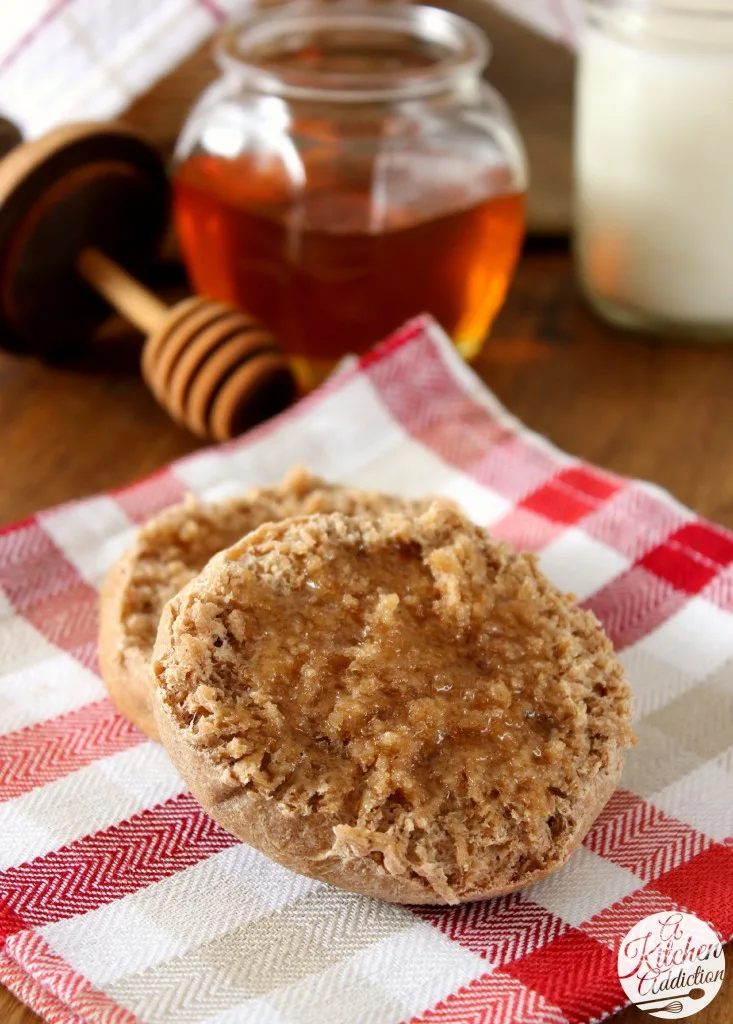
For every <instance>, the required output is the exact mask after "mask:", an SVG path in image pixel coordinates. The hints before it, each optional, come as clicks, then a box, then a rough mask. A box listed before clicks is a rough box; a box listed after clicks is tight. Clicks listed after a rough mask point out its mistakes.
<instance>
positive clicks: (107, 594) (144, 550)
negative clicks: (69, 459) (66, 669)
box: [99, 467, 425, 739]
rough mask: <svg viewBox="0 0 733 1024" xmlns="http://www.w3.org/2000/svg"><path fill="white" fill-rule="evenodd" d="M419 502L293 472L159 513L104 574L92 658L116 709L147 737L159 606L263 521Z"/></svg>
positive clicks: (153, 733)
mask: <svg viewBox="0 0 733 1024" xmlns="http://www.w3.org/2000/svg"><path fill="white" fill-rule="evenodd" d="M395 508H407V509H411V510H412V511H414V512H417V511H418V510H422V509H424V508H425V502H405V501H403V500H402V499H399V498H394V497H390V496H388V495H383V494H377V493H375V492H371V491H359V490H354V489H350V488H344V487H337V486H335V485H333V484H327V483H325V481H323V480H320V479H319V478H318V477H315V476H311V474H309V473H308V472H307V471H306V470H304V469H302V468H300V467H296V468H295V469H293V470H292V471H291V472H290V473H289V474H288V475H287V476H286V477H285V479H284V480H283V481H282V482H281V483H280V484H278V485H277V486H275V487H262V488H252V489H251V490H248V491H247V492H246V493H244V494H242V495H240V496H239V497H236V498H230V499H227V500H224V501H217V502H201V501H197V500H196V499H195V498H193V497H191V498H190V499H189V500H188V501H185V502H183V503H182V504H180V505H176V506H174V507H172V508H169V509H166V510H165V511H164V512H161V513H160V515H157V516H155V517H154V518H153V519H151V520H150V521H149V522H148V523H146V525H145V526H143V527H142V529H140V530H139V531H138V533H137V534H136V536H135V540H134V541H133V543H132V545H131V546H130V547H129V548H128V549H127V551H126V552H125V553H124V555H122V557H121V558H120V559H119V560H118V561H117V562H116V564H115V565H114V566H113V567H112V568H111V569H110V571H109V573H108V575H107V578H106V580H105V584H104V587H103V590H102V600H101V608H100V630H99V659H100V664H101V668H102V676H103V678H104V682H105V685H106V687H107V690H108V691H109V694H110V697H111V698H112V700H113V702H114V703H115V705H116V706H117V708H118V709H119V710H120V711H121V712H122V714H123V715H125V717H126V718H128V719H129V720H130V721H131V722H133V723H134V724H135V725H136V726H138V728H140V729H142V731H143V732H144V733H145V734H146V735H147V736H149V737H150V738H151V739H158V730H157V727H156V725H155V719H154V717H153V711H152V705H151V700H152V692H151V681H150V657H151V654H152V651H153V643H154V641H155V634H156V631H157V629H158V621H159V619H160V613H161V611H162V610H163V606H164V605H165V603H166V601H168V600H169V599H170V598H171V597H173V595H174V594H176V593H178V591H179V590H180V589H181V587H183V586H184V585H185V584H186V583H188V581H189V580H190V579H192V578H193V577H194V576H195V575H196V573H197V572H199V571H200V570H201V569H202V568H203V566H204V565H206V563H207V562H208V560H209V559H210V558H211V556H212V555H215V554H216V552H217V551H221V549H222V548H225V547H228V546H229V545H230V544H233V543H234V542H235V541H236V540H239V539H240V537H243V536H244V535H245V534H246V533H249V531H250V530H253V529H255V527H257V526H260V525H261V524H262V523H267V522H271V521H276V520H279V519H285V518H288V517H289V516H295V515H305V514H309V513H313V512H331V511H342V512H360V511H371V512H376V513H379V512H382V511H384V510H387V509H395Z"/></svg>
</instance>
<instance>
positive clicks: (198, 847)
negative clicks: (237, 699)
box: [0, 794, 236, 927]
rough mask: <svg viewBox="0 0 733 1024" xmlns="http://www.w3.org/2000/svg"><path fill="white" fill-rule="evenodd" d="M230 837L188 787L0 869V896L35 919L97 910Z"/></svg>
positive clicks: (224, 843)
mask: <svg viewBox="0 0 733 1024" xmlns="http://www.w3.org/2000/svg"><path fill="white" fill-rule="evenodd" d="M235 843H236V840H235V839H233V838H232V836H230V835H229V834H228V833H226V832H224V831H223V829H221V828H219V826H218V825H216V824H214V822H213V821H212V820H211V818H209V817H208V815H206V814H204V812H203V811H202V810H201V808H200V807H199V805H198V804H197V803H196V801H195V800H194V799H193V797H192V796H189V795H188V794H186V795H184V796H179V797H175V798H174V799H172V800H169V801H167V802H166V803H165V804H160V805H159V806H157V807H154V808H152V809H151V810H149V811H144V812H143V813H142V814H139V815H136V816H135V817H134V818H129V819H127V820H126V821H122V822H120V824H119V825H113V826H112V827H111V828H108V829H105V830H104V831H102V832H95V833H94V834H93V835H89V836H85V837H84V838H83V839H80V840H79V841H78V842H76V843H72V844H71V845H70V846H65V847H63V848H62V849H60V850H53V851H52V852H51V853H49V854H47V855H46V856H45V857H39V858H38V859H37V860H33V861H31V862H30V863H28V864H22V865H21V866H20V867H17V868H9V869H8V870H7V871H3V872H0V899H2V900H3V902H4V904H5V906H6V907H8V908H9V909H10V910H11V911H13V913H15V914H17V915H18V916H19V917H20V918H22V920H23V921H24V922H25V924H26V925H28V926H33V927H38V926H39V925H43V924H48V923H49V922H50V921H59V920H62V919H63V918H66V917H73V916H74V915H75V914H79V913H87V912H88V911H90V910H95V909H96V908H97V907H101V906H103V905H104V904H105V903H109V902H111V901H112V900H116V899H119V898H120V897H121V896H124V895H127V894H128V893H132V892H137V890H138V889H140V888H142V887H144V886H146V885H150V884H151V883H152V882H157V881H160V879H162V878H167V877H168V876H169V875H172V874H175V872H176V871H182V870H183V869H184V868H187V867H190V866H191V865H192V864H197V863H198V862H199V861H200V860H203V859H204V858H206V857H210V856H211V855H212V854H214V853H218V852H219V851H220V850H225V849H227V847H229V846H233V845H234V844H235Z"/></svg>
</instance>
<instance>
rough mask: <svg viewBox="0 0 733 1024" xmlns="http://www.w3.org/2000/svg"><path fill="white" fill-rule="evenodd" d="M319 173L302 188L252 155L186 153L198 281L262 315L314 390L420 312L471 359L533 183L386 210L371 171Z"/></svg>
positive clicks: (184, 224)
mask: <svg viewBox="0 0 733 1024" xmlns="http://www.w3.org/2000/svg"><path fill="white" fill-rule="evenodd" d="M317 179H318V176H317V175H315V176H314V181H313V183H312V184H311V182H309V188H308V190H307V191H304V192H303V193H302V195H300V196H298V195H297V194H296V195H294V194H293V193H292V191H290V190H289V189H288V188H286V187H284V186H283V183H282V181H281V178H280V176H279V174H278V173H276V172H274V171H271V170H268V168H267V167H264V168H263V167H262V166H256V165H255V163H254V161H253V158H252V157H251V156H247V157H243V158H238V159H224V158H220V157H217V156H212V155H194V156H192V157H189V158H188V160H187V161H186V162H185V163H184V164H183V165H182V166H181V167H180V168H179V170H178V172H177V175H176V180H175V209H176V220H177V225H178V232H179V237H180V242H181V246H182V249H183V254H184V257H185V260H186V264H187V267H188V270H189V274H190V276H191V279H192V284H193V285H194V287H195V288H196V290H197V291H198V292H200V293H201V294H203V295H206V296H209V297H211V298H214V299H219V300H221V301H224V302H231V303H235V304H236V305H238V306H240V307H241V308H243V309H245V310H247V311H248V312H250V313H252V314H253V315H254V316H257V317H258V318H260V319H261V320H262V321H264V323H265V324H267V326H269V327H270V328H271V329H272V330H273V331H274V332H275V333H276V334H277V336H278V338H279V339H280V341H281V343H282V345H283V347H284V348H285V349H286V351H287V352H288V353H289V354H290V355H291V357H292V358H293V362H294V365H295V368H296V370H297V372H298V374H299V377H300V379H301V382H302V383H303V384H304V385H305V386H306V387H307V386H312V385H313V384H315V383H317V381H318V380H319V379H320V378H321V377H322V376H323V375H324V373H325V372H327V371H328V370H329V369H330V368H331V367H332V366H333V365H334V363H335V362H336V361H337V360H338V359H339V358H340V357H341V356H342V355H344V354H345V353H347V352H363V351H365V350H366V349H367V348H369V347H370V346H371V345H373V344H374V343H375V342H377V341H379V340H380V339H381V338H383V337H385V336H386V335H387V334H389V333H390V332H391V331H393V330H394V329H395V328H396V327H398V326H400V324H402V323H403V322H404V321H405V320H407V319H409V318H410V317H412V316H415V315H417V314H418V313H422V312H428V313H431V314H432V315H433V316H434V317H435V318H436V319H437V320H438V322H439V323H440V324H441V325H442V326H443V328H444V329H445V330H446V331H447V333H448V334H449V335H450V336H451V337H452V338H453V340H454V341H455V344H456V345H457V346H458V348H459V350H460V351H461V353H462V354H463V355H464V356H466V357H467V358H470V357H472V356H474V355H475V354H476V353H477V352H478V351H479V349H480V347H481V344H482V342H483V339H484V337H485V335H486V332H487V330H488V328H489V327H490V325H491V323H492V321H493V319H494V317H495V315H496V313H497V312H498V310H499V308H500V307H501V305H502V302H503V300H504V296H505V293H506V289H507V287H508V284H509V281H510V279H511V275H512V272H513V269H514V266H515V263H516V260H517V256H518V253H519V248H520V245H521V241H522V237H523V233H524V195H523V193H521V192H516V191H503V192H502V191H500V192H499V193H498V194H496V193H494V194H490V195H487V196H485V197H484V198H480V199H479V200H478V201H477V200H476V199H475V198H472V199H470V200H467V199H464V200H463V201H462V200H461V196H460V195H451V196H449V197H446V202H445V204H444V205H443V206H442V207H441V208H437V209H436V207H435V204H433V206H432V207H431V208H430V210H425V209H421V208H420V203H419V202H417V203H414V202H413V203H410V204H409V205H403V206H400V205H399V204H396V205H395V204H393V205H392V206H391V207H390V209H389V210H388V211H386V212H385V211H380V210H378V209H377V210H376V212H375V200H374V194H373V190H372V188H371V184H370V183H369V182H368V181H364V182H362V181H360V180H359V179H358V176H357V179H356V180H355V181H354V182H353V184H351V185H350V184H349V183H348V182H346V183H344V181H340V182H339V186H338V189H336V190H334V188H333V184H332V183H331V182H329V181H328V180H327V178H326V179H324V181H323V182H322V183H320V184H319V182H318V180H317Z"/></svg>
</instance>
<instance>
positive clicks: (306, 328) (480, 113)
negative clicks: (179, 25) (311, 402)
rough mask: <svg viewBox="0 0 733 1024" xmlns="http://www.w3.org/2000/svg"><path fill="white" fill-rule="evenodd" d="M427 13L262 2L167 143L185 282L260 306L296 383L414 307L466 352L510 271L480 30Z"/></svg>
mask: <svg viewBox="0 0 733 1024" xmlns="http://www.w3.org/2000/svg"><path fill="white" fill-rule="evenodd" d="M427 10H428V9H423V8H420V7H405V8H402V7H393V8H390V7H384V6H378V7H375V8H372V7H345V8H342V9H337V8H333V9H332V13H331V14H329V15H328V17H326V16H325V15H324V13H323V9H322V8H320V7H319V6H318V5H313V6H311V5H309V4H305V5H301V4H296V5H289V7H288V8H285V9H282V10H279V9H274V10H270V11H265V12H260V13H259V14H258V15H255V16H253V18H252V19H250V22H248V23H247V24H246V25H244V26H242V27H240V28H239V29H235V30H234V32H233V33H230V34H229V35H228V36H227V37H225V39H224V41H223V42H222V44H221V47H220V50H219V53H220V57H222V59H223V63H224V67H225V68H226V69H228V71H229V72H230V73H231V71H232V65H233V66H234V67H236V68H237V69H238V70H239V76H238V77H236V76H235V80H234V81H230V82H229V81H228V77H227V75H226V74H225V77H224V79H223V85H224V88H223V90H222V88H221V83H217V84H218V86H219V89H220V93H218V94H217V93H216V91H215V92H214V94H213V101H212V100H210V99H209V100H207V98H206V97H204V100H203V101H202V104H201V110H200V112H199V113H198V114H197V112H196V111H194V114H193V115H192V118H191V121H190V123H189V126H188V128H187V129H186V130H184V133H183V135H182V139H181V143H180V144H179V151H178V166H177V169H176V173H175V193H174V194H175V213H176V222H177V226H178V232H179V237H180V242H181V246H182V250H183V254H184V258H185V260H186V263H187V266H188V269H189V273H190V275H191V278H192V283H193V285H194V287H195V288H196V289H197V291H199V292H201V293H202V294H205V295H208V296H210V297H212V298H216V299H220V300H222V301H226V302H233V303H235V304H237V305H239V306H241V307H242V308H243V309H245V310H247V311H248V312H249V313H251V314H253V315H254V316H257V317H258V318H260V319H261V320H263V321H264V322H265V323H266V324H267V325H268V326H269V327H270V328H271V329H272V330H273V331H275V332H276V334H277V336H278V338H279V339H280V341H281V343H282V345H283V347H284V348H285V349H286V351H288V352H289V353H290V355H291V357H292V358H293V362H294V366H295V369H296V371H297V373H298V376H299V378H300V380H301V383H302V384H303V385H304V386H306V387H309V386H312V385H313V384H315V383H317V382H318V380H320V379H321V378H322V377H323V375H324V374H325V373H326V372H327V371H328V370H329V369H330V368H332V367H333V365H334V364H335V362H336V361H337V360H338V359H339V358H340V357H341V356H343V355H344V354H345V353H347V352H363V351H365V350H366V349H367V348H369V347H370V346H371V345H373V344H374V343H375V342H377V341H379V340H380V339H381V338H383V337H384V336H385V335H387V334H388V333H390V332H391V331H392V330H394V329H395V328H396V327H398V326H399V325H400V324H402V323H403V322H404V321H405V320H407V319H409V318H410V317H412V316H415V315H417V314H419V313H422V312H428V313H431V314H432V315H433V316H434V317H435V318H436V319H437V320H438V322H439V323H440V324H441V325H442V326H443V328H444V329H445V330H446V331H447V332H448V334H449V335H450V336H451V337H452V338H453V339H454V341H455V343H456V344H457V346H458V347H459V349H460V351H461V352H462V353H463V354H464V355H465V356H467V357H471V356H473V355H475V354H476V353H477V352H478V350H479V349H480V347H481V344H482V342H483V339H484V337H485V335H486V333H487V330H488V328H489V326H490V324H491V322H492V320H493V318H494V316H495V315H496V313H497V311H498V310H499V308H500V307H501V304H502V302H503V299H504V295H505V293H506V289H507V286H508V284H509V282H510V279H511V276H512V272H513V269H514V266H515V263H516V260H517V256H518V253H519V249H520V245H521V241H522V237H523V233H524V187H525V171H524V161H523V156H522V150H521V144H520V143H519V141H518V139H517V137H516V132H515V131H514V129H513V126H512V123H511V121H510V119H509V116H508V114H507V113H506V110H505V108H504V107H503V104H501V101H500V100H498V97H496V95H495V94H494V93H493V92H492V91H491V90H490V89H489V88H488V86H486V84H485V83H484V82H482V81H481V79H480V74H479V73H480V71H481V69H482V68H483V66H484V64H485V61H486V50H485V41H484V40H483V37H482V36H481V34H480V33H479V31H478V30H477V29H475V28H474V27H473V26H472V25H470V24H469V23H467V22H465V21H463V20H462V19H460V18H456V17H455V16H453V15H449V14H447V13H446V12H443V11H437V10H431V12H430V14H431V17H427V16H426V14H425V12H426V11H427ZM298 12H300V13H298ZM432 16H434V17H432ZM227 83H228V88H227ZM214 88H215V87H214Z"/></svg>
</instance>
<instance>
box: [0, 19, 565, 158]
mask: <svg viewBox="0 0 733 1024" xmlns="http://www.w3.org/2000/svg"><path fill="white" fill-rule="evenodd" d="M256 2H257V0H155V2H154V3H151V2H150V0H22V2H21V0H5V2H4V3H1V4H0V114H4V115H5V116H6V117H9V118H10V119H11V120H12V121H14V122H15V123H16V124H17V125H18V127H19V128H21V130H22V131H23V134H24V135H25V136H26V137H28V138H31V137H33V136H36V135H41V134H42V133H43V132H45V131H48V129H49V128H53V127H55V126H56V125H57V124H60V123H61V122H63V121H74V120H77V121H78V120H89V119H92V120H94V119H96V118H109V117H115V116H117V115H118V114H120V113H122V111H124V110H125V109H126V108H127V107H128V106H129V105H130V103H131V102H132V100H133V99H135V97H136V96H140V95H141V94H142V93H144V92H146V91H147V90H148V89H149V88H150V87H151V86H152V85H154V84H155V82H157V81H158V80H159V79H160V78H163V77H164V76H165V75H166V74H167V73H168V72H169V71H172V70H173V68H174V67H175V66H176V65H177V64H178V63H180V61H182V60H183V59H184V58H185V57H187V56H188V55H189V54H190V53H191V52H192V51H193V50H195V49H196V47H197V46H199V45H200V44H201V43H202V42H203V41H204V40H205V39H206V38H207V36H209V35H210V34H211V33H212V31H214V30H215V29H216V28H217V27H218V26H219V25H221V24H222V23H223V22H224V21H226V20H227V19H228V18H230V17H232V16H237V15H241V14H242V13H244V12H245V11H246V10H247V9H248V8H250V7H252V6H253V4H254V3H256ZM494 2H495V3H496V4H497V5H498V6H500V7H503V8H504V9H505V10H506V11H507V12H508V13H510V14H512V15H515V16H517V17H519V18H521V19H523V20H524V21H526V22H527V23H529V24H531V25H532V26H533V27H535V28H536V29H538V30H539V31H541V32H544V33H546V34H548V35H550V36H552V37H554V38H557V39H560V40H562V41H564V42H566V43H569V44H570V43H572V41H573V39H574V36H575V34H576V29H577V26H578V23H579V20H580V3H581V0H494Z"/></svg>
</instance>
